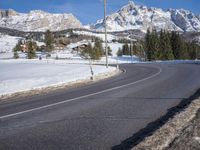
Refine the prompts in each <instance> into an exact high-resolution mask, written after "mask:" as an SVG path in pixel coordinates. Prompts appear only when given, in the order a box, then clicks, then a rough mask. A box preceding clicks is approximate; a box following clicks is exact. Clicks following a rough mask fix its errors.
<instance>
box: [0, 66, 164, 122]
mask: <svg viewBox="0 0 200 150" xmlns="http://www.w3.org/2000/svg"><path fill="white" fill-rule="evenodd" d="M161 72H162V69H161V68H160V67H159V72H157V73H156V74H154V75H152V76H149V77H147V78H144V79H141V80H138V81H135V82H132V83H128V84H124V85H121V86H117V87H114V88H110V89H106V90H103V91H100V92H96V93H92V94H88V95H85V96H80V97H77V98H72V99H68V100H64V101H61V102H57V103H53V104H49V105H45V106H41V107H37V108H33V109H29V110H25V111H21V112H17V113H13V114H9V115H4V116H1V117H0V119H5V118H9V117H13V116H17V115H21V114H25V113H28V112H32V111H36V110H41V109H45V108H49V107H53V106H56V105H60V104H64V103H67V102H71V101H75V100H79V99H82V98H87V97H90V96H94V95H98V94H102V93H105V92H110V91H113V90H117V89H120V88H124V87H127V86H130V85H134V84H136V83H139V82H143V81H146V80H148V79H151V78H154V77H155V76H157V75H159V74H160V73H161Z"/></svg>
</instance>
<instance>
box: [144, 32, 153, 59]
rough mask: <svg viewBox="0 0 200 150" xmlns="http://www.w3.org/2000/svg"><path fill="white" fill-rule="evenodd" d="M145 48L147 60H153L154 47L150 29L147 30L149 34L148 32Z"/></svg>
mask: <svg viewBox="0 0 200 150" xmlns="http://www.w3.org/2000/svg"><path fill="white" fill-rule="evenodd" d="M145 49H146V55H147V60H148V61H151V60H152V55H153V51H152V48H151V32H150V29H148V30H147V34H146V37H145Z"/></svg>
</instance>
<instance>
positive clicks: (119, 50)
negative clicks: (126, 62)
mask: <svg viewBox="0 0 200 150" xmlns="http://www.w3.org/2000/svg"><path fill="white" fill-rule="evenodd" d="M122 55H123V51H122V49H121V48H119V49H118V51H117V56H118V57H119V56H122Z"/></svg>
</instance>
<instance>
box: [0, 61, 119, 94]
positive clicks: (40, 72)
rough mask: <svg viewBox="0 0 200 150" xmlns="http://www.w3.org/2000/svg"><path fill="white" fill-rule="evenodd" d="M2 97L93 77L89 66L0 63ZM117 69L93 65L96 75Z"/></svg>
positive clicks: (25, 62) (41, 62)
mask: <svg viewBox="0 0 200 150" xmlns="http://www.w3.org/2000/svg"><path fill="white" fill-rule="evenodd" d="M0 68H1V75H0V96H3V95H7V94H13V93H16V92H25V91H29V90H34V89H40V88H45V87H49V86H58V85H62V84H66V83H70V82H75V81H77V80H86V79H89V78H90V77H91V71H90V66H89V65H87V64H66V63H61V62H60V63H47V62H45V61H38V60H32V61H19V60H18V61H15V60H7V61H2V60H1V61H0ZM115 70H116V69H115V68H114V67H109V68H108V69H106V67H105V66H97V65H93V71H94V75H99V74H104V73H109V72H113V71H115Z"/></svg>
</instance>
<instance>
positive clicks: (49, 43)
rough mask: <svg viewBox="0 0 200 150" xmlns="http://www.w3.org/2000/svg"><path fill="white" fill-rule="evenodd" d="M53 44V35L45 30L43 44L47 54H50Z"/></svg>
mask: <svg viewBox="0 0 200 150" xmlns="http://www.w3.org/2000/svg"><path fill="white" fill-rule="evenodd" d="M53 42H54V37H53V34H52V33H51V31H50V30H47V31H46V32H45V44H46V49H47V51H48V52H51V51H52V50H53V49H54V46H53Z"/></svg>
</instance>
